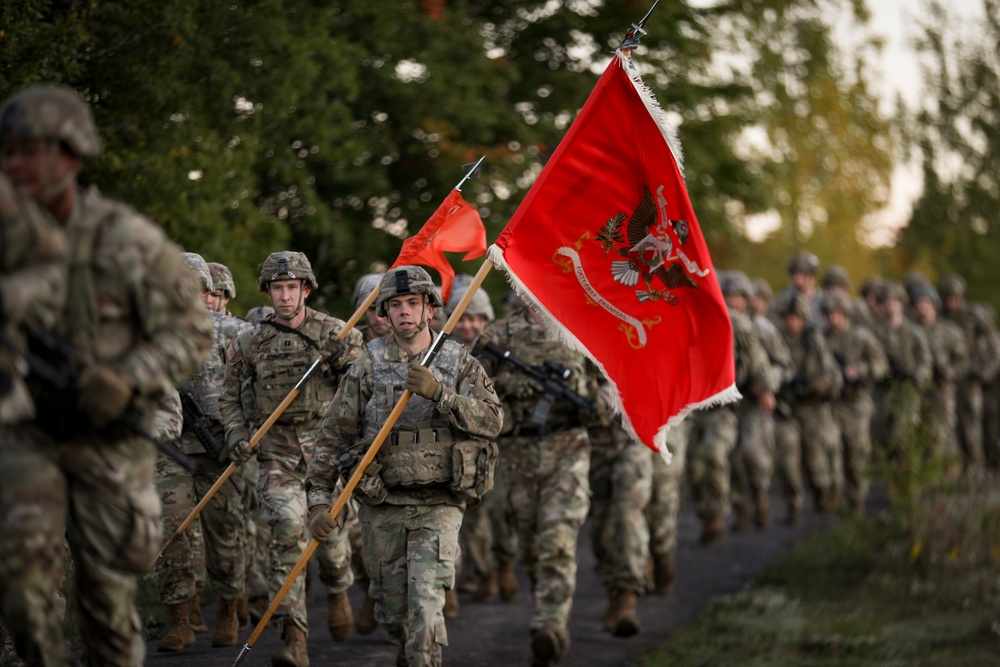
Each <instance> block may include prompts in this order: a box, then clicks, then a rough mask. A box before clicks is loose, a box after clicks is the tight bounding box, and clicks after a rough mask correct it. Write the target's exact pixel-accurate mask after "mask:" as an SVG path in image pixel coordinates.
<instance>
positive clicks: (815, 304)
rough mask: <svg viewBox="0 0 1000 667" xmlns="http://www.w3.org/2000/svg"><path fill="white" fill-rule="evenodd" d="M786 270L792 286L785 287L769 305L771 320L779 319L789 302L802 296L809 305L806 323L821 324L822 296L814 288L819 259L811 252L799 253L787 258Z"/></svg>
mask: <svg viewBox="0 0 1000 667" xmlns="http://www.w3.org/2000/svg"><path fill="white" fill-rule="evenodd" d="M787 269H788V276H789V277H790V278H791V279H792V284H791V285H788V286H786V287H785V288H784V289H783V290H781V291H780V292H778V295H777V296H776V297H774V301H773V302H772V303H771V319H773V320H775V321H778V320H779V319H781V312H783V311H784V310H786V309H787V308H788V306H789V303H790V302H791V300H792V299H793V298H795V297H796V296H802V297H804V298H805V299H806V301H807V303H808V304H809V311H808V312H809V316H808V317H807V318H806V319H807V321H808V322H809V323H810V324H815V323H817V322H821V321H822V319H823V313H822V312H821V310H820V298H821V296H822V295H821V293H820V291H819V290H818V289H817V288H816V274H817V272H818V271H819V258H818V257H816V255H814V254H813V253H811V252H807V251H804V250H803V251H799V252H797V253H795V254H794V255H792V256H791V257H790V258H789V260H788V266H787Z"/></svg>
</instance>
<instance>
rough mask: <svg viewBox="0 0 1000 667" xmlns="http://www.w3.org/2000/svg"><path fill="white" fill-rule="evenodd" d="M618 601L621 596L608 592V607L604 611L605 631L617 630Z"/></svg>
mask: <svg viewBox="0 0 1000 667" xmlns="http://www.w3.org/2000/svg"><path fill="white" fill-rule="evenodd" d="M618 603H619V598H618V596H617V595H611V594H610V593H609V594H608V609H607V611H605V612H604V623H603V627H604V631H605V632H607V633H608V634H610V633H612V632H614V631H615V622H616V621H617V620H618Z"/></svg>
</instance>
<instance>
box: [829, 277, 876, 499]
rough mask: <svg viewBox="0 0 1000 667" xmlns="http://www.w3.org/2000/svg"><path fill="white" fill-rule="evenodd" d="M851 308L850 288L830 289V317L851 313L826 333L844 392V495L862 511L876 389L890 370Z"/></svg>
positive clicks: (839, 415) (840, 419)
mask: <svg viewBox="0 0 1000 667" xmlns="http://www.w3.org/2000/svg"><path fill="white" fill-rule="evenodd" d="M852 308H853V306H852V304H851V301H850V298H849V297H848V296H847V295H846V294H828V295H827V296H826V297H825V299H824V303H823V312H824V313H826V315H827V317H828V318H836V317H837V316H836V315H831V313H840V314H841V315H842V316H843V317H845V318H847V319H846V321H845V322H844V326H846V329H844V330H843V331H840V330H839V329H838V328H835V327H834V326H833V325H832V324H831V325H829V326H827V328H826V329H825V330H824V337H825V338H826V344H827V347H829V348H830V353H831V354H832V355H833V358H834V360H835V361H836V362H837V367H838V368H839V370H840V374H841V378H842V387H841V390H840V394H839V395H838V396H837V397H836V398H835V399H833V402H832V407H833V416H834V419H836V421H837V427H838V430H839V432H840V448H841V451H842V452H843V460H844V497H845V498H846V500H847V503H848V505H849V507H850V508H851V510H852V511H853V512H854V513H855V514H859V515H860V514H862V513H863V512H864V506H865V499H866V498H867V496H868V487H869V485H870V483H871V480H870V475H869V473H868V468H869V465H870V460H871V450H872V440H871V420H872V414H873V413H874V411H875V403H874V402H873V400H872V390H873V387H874V385H875V384H876V383H878V382H881V381H882V379H883V378H884V377H885V376H886V374H888V372H889V362H888V360H887V359H886V357H885V352H884V351H883V350H882V344H881V343H879V342H878V339H877V338H876V337H875V334H873V333H872V332H871V331H869V330H868V329H867V328H865V327H863V326H858V325H855V324H854V323H853V322H852V320H850V317H851V312H853V311H852ZM837 321H838V322H839V320H837Z"/></svg>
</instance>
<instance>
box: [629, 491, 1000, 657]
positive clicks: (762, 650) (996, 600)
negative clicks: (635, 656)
mask: <svg viewBox="0 0 1000 667" xmlns="http://www.w3.org/2000/svg"><path fill="white" fill-rule="evenodd" d="M911 501H912V502H909V503H907V505H906V510H905V512H892V513H887V514H886V515H885V516H883V517H880V518H879V519H876V520H870V521H854V520H851V521H844V522H841V523H840V524H838V525H837V526H836V527H834V528H832V529H830V530H828V531H826V532H823V533H821V534H817V535H814V536H812V537H809V538H807V539H806V540H804V541H802V542H800V543H799V544H797V545H796V547H795V548H794V549H793V550H792V551H791V552H790V553H789V554H788V555H787V556H786V557H784V558H782V559H781V560H779V561H778V562H776V563H774V564H773V565H772V566H771V567H769V568H768V569H767V570H766V571H765V572H763V573H762V574H761V575H759V576H758V577H757V578H756V579H755V580H754V581H753V583H752V584H751V585H750V586H749V587H748V588H747V589H745V590H744V591H742V592H740V593H737V594H735V595H731V596H728V597H724V598H719V599H716V600H715V601H713V603H712V604H710V605H709V607H708V608H707V609H706V610H705V611H704V612H703V613H702V614H701V615H700V616H699V617H698V619H696V621H695V622H694V623H692V624H691V625H689V626H687V627H684V628H680V629H678V630H677V631H675V632H673V633H671V635H670V636H669V637H668V639H667V641H666V642H665V643H664V644H663V645H662V646H661V647H659V648H658V649H657V650H655V651H653V652H652V653H650V654H649V655H648V656H646V657H645V658H644V659H643V660H642V661H641V662H640V663H639V665H640V667H680V666H682V665H683V666H684V667H698V666H701V665H704V666H706V667H707V666H712V667H729V666H732V667H737V666H739V667H778V666H789V665H791V666H796V667H841V666H843V667H875V666H876V665H877V666H879V667H896V666H904V665H905V666H907V667H909V666H914V667H916V666H920V667H923V666H927V667H972V666H973V665H975V666H976V667H979V666H982V665H1000V483H997V481H996V480H988V481H986V482H984V483H982V484H979V485H966V486H964V487H956V488H951V489H947V490H943V489H938V490H936V491H934V492H930V493H925V494H921V495H920V496H919V497H918V498H915V499H911Z"/></svg>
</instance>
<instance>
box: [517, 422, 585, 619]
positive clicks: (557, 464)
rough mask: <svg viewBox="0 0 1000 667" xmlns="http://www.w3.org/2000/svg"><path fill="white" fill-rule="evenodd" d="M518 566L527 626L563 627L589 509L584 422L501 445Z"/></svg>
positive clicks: (569, 606) (571, 603) (521, 437)
mask: <svg viewBox="0 0 1000 667" xmlns="http://www.w3.org/2000/svg"><path fill="white" fill-rule="evenodd" d="M500 448H501V450H502V451H503V456H502V457H501V459H500V463H501V465H503V466H504V475H505V476H506V482H507V493H508V498H509V503H510V509H511V513H512V516H513V518H514V525H515V526H516V528H517V541H518V545H519V547H520V549H519V551H520V559H521V565H522V566H523V567H524V570H525V572H526V573H527V575H528V578H529V579H530V580H531V584H532V585H531V590H532V592H533V599H534V610H533V615H532V619H531V624H530V628H531V629H532V630H537V629H539V628H541V627H542V626H543V625H550V626H553V627H555V628H563V629H565V628H566V627H567V622H568V620H569V614H570V609H571V608H572V606H573V593H574V592H575V590H576V567H577V560H576V545H577V538H578V536H579V533H580V527H581V526H582V525H583V522H584V520H585V519H586V518H587V512H588V510H589V508H590V502H589V495H590V484H589V480H588V474H589V469H590V441H589V440H588V439H587V431H586V429H584V428H583V427H582V426H581V427H577V428H570V429H566V430H563V431H559V432H558V433H554V434H552V435H549V436H547V437H543V438H541V439H539V437H538V436H519V437H516V438H507V439H505V440H504V441H503V442H502V443H501V445H500Z"/></svg>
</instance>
